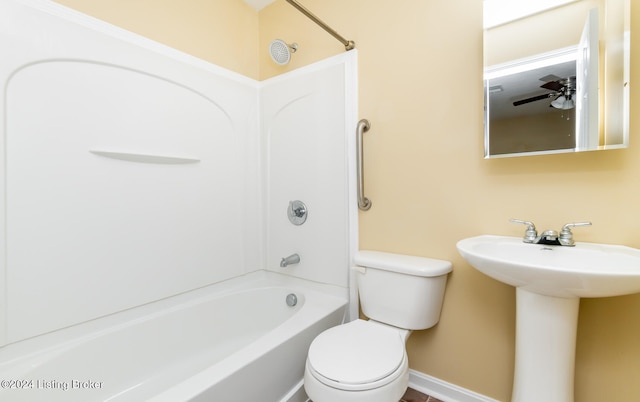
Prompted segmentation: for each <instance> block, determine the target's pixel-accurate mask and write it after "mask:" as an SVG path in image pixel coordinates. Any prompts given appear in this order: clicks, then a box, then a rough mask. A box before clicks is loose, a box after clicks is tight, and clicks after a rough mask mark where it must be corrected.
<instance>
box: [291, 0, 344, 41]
mask: <svg viewBox="0 0 640 402" xmlns="http://www.w3.org/2000/svg"><path fill="white" fill-rule="evenodd" d="M287 3H289V4H291V5H292V6H294V7H295V8H297V9H298V11H300V12H301V13H302V14H304V15H306V16H307V17H308V18H309V19H310V20H311V21H313V22H315V23H316V24H318V25H319V26H320V27H321V28H322V29H324V30H325V31H327V32H329V33H330V34H331V36H333V37H334V38H336V39H337V40H339V41H340V42H341V43H342V44H343V45H344V49H345V50H351V49H354V48H355V47H356V44H355V42H354V41H352V40H347V39H345V38H343V37H342V36H340V34H339V33H337V32H336V31H334V30H333V29H332V28H331V27H329V26H328V25H327V24H325V23H324V22H323V21H322V20H321V19H320V18H318V17H316V16H315V15H313V13H312V12H311V11H309V10H307V9H306V8H304V7H303V6H302V5H301V4H300V3H298V2H297V1H296V0H287Z"/></svg>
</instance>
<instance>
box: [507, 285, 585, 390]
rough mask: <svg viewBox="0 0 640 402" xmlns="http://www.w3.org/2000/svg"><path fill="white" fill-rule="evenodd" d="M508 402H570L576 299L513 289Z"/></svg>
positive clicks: (576, 319) (574, 348)
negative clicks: (513, 346)
mask: <svg viewBox="0 0 640 402" xmlns="http://www.w3.org/2000/svg"><path fill="white" fill-rule="evenodd" d="M516 303H517V315H516V362H515V373H514V381H513V394H512V402H540V401H545V402H572V401H573V374H574V366H575V354H576V353H575V351H576V332H577V328H578V308H579V305H580V299H579V298H578V297H575V298H562V297H553V296H545V295H541V294H537V293H531V292H529V291H526V290H522V289H521V288H516Z"/></svg>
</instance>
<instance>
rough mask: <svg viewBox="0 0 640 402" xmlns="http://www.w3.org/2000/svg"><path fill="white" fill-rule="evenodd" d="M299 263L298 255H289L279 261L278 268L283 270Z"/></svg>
mask: <svg viewBox="0 0 640 402" xmlns="http://www.w3.org/2000/svg"><path fill="white" fill-rule="evenodd" d="M299 262H300V256H299V255H298V254H291V255H290V256H288V257H285V258H283V259H282V260H281V261H280V266H281V267H283V268H284V267H286V266H288V265H291V264H297V263H299Z"/></svg>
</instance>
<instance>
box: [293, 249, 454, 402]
mask: <svg viewBox="0 0 640 402" xmlns="http://www.w3.org/2000/svg"><path fill="white" fill-rule="evenodd" d="M354 263H355V265H356V266H355V267H354V268H353V269H354V270H355V271H356V277H357V283H358V292H359V297H360V307H361V309H362V312H363V313H364V315H366V316H367V317H368V318H369V319H368V320H362V319H357V320H354V321H352V322H350V323H347V324H343V325H339V326H337V327H333V328H330V329H328V330H326V331H324V332H322V333H321V334H320V335H318V336H317V337H316V338H315V339H314V340H313V342H312V343H311V346H310V347H309V353H308V355H307V362H306V366H305V373H304V388H305V391H306V392H307V395H308V396H309V398H310V399H311V400H312V401H313V402H371V401H375V402H398V401H399V400H400V398H401V397H402V395H403V394H404V393H405V391H406V389H407V385H408V383H409V361H408V359H407V352H406V348H405V343H406V341H407V339H408V338H409V335H410V334H411V331H414V330H421V329H427V328H431V327H433V326H434V325H435V324H436V323H437V322H438V320H439V319H440V311H441V309H442V302H443V299H444V290H445V285H446V282H447V274H448V273H449V272H451V270H452V267H451V263H450V262H448V261H442V260H435V259H431V258H422V257H413V256H407V255H400V254H390V253H383V252H379V251H365V250H362V251H359V252H357V253H356V255H355V256H354Z"/></svg>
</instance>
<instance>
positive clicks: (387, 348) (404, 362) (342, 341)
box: [304, 320, 409, 402]
mask: <svg viewBox="0 0 640 402" xmlns="http://www.w3.org/2000/svg"><path fill="white" fill-rule="evenodd" d="M408 334H409V331H405V330H401V329H400V328H393V327H390V326H386V325H383V324H380V323H377V322H375V321H365V320H355V321H352V322H350V323H348V324H344V325H340V326H337V327H333V328H331V329H329V330H327V331H325V332H323V333H321V334H320V335H318V337H317V338H316V339H315V340H314V341H313V343H312V345H311V347H310V348H309V354H308V356H307V362H306V367H305V378H304V384H305V389H306V390H307V394H308V395H309V396H311V395H313V396H312V400H313V401H336V402H337V401H345V402H347V401H349V402H358V401H363V402H364V401H368V402H370V401H387V400H388V401H398V400H400V397H402V395H403V394H404V392H405V390H406V388H407V383H408V381H409V360H408V358H407V353H406V350H405V340H406V339H407V337H408Z"/></svg>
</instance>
